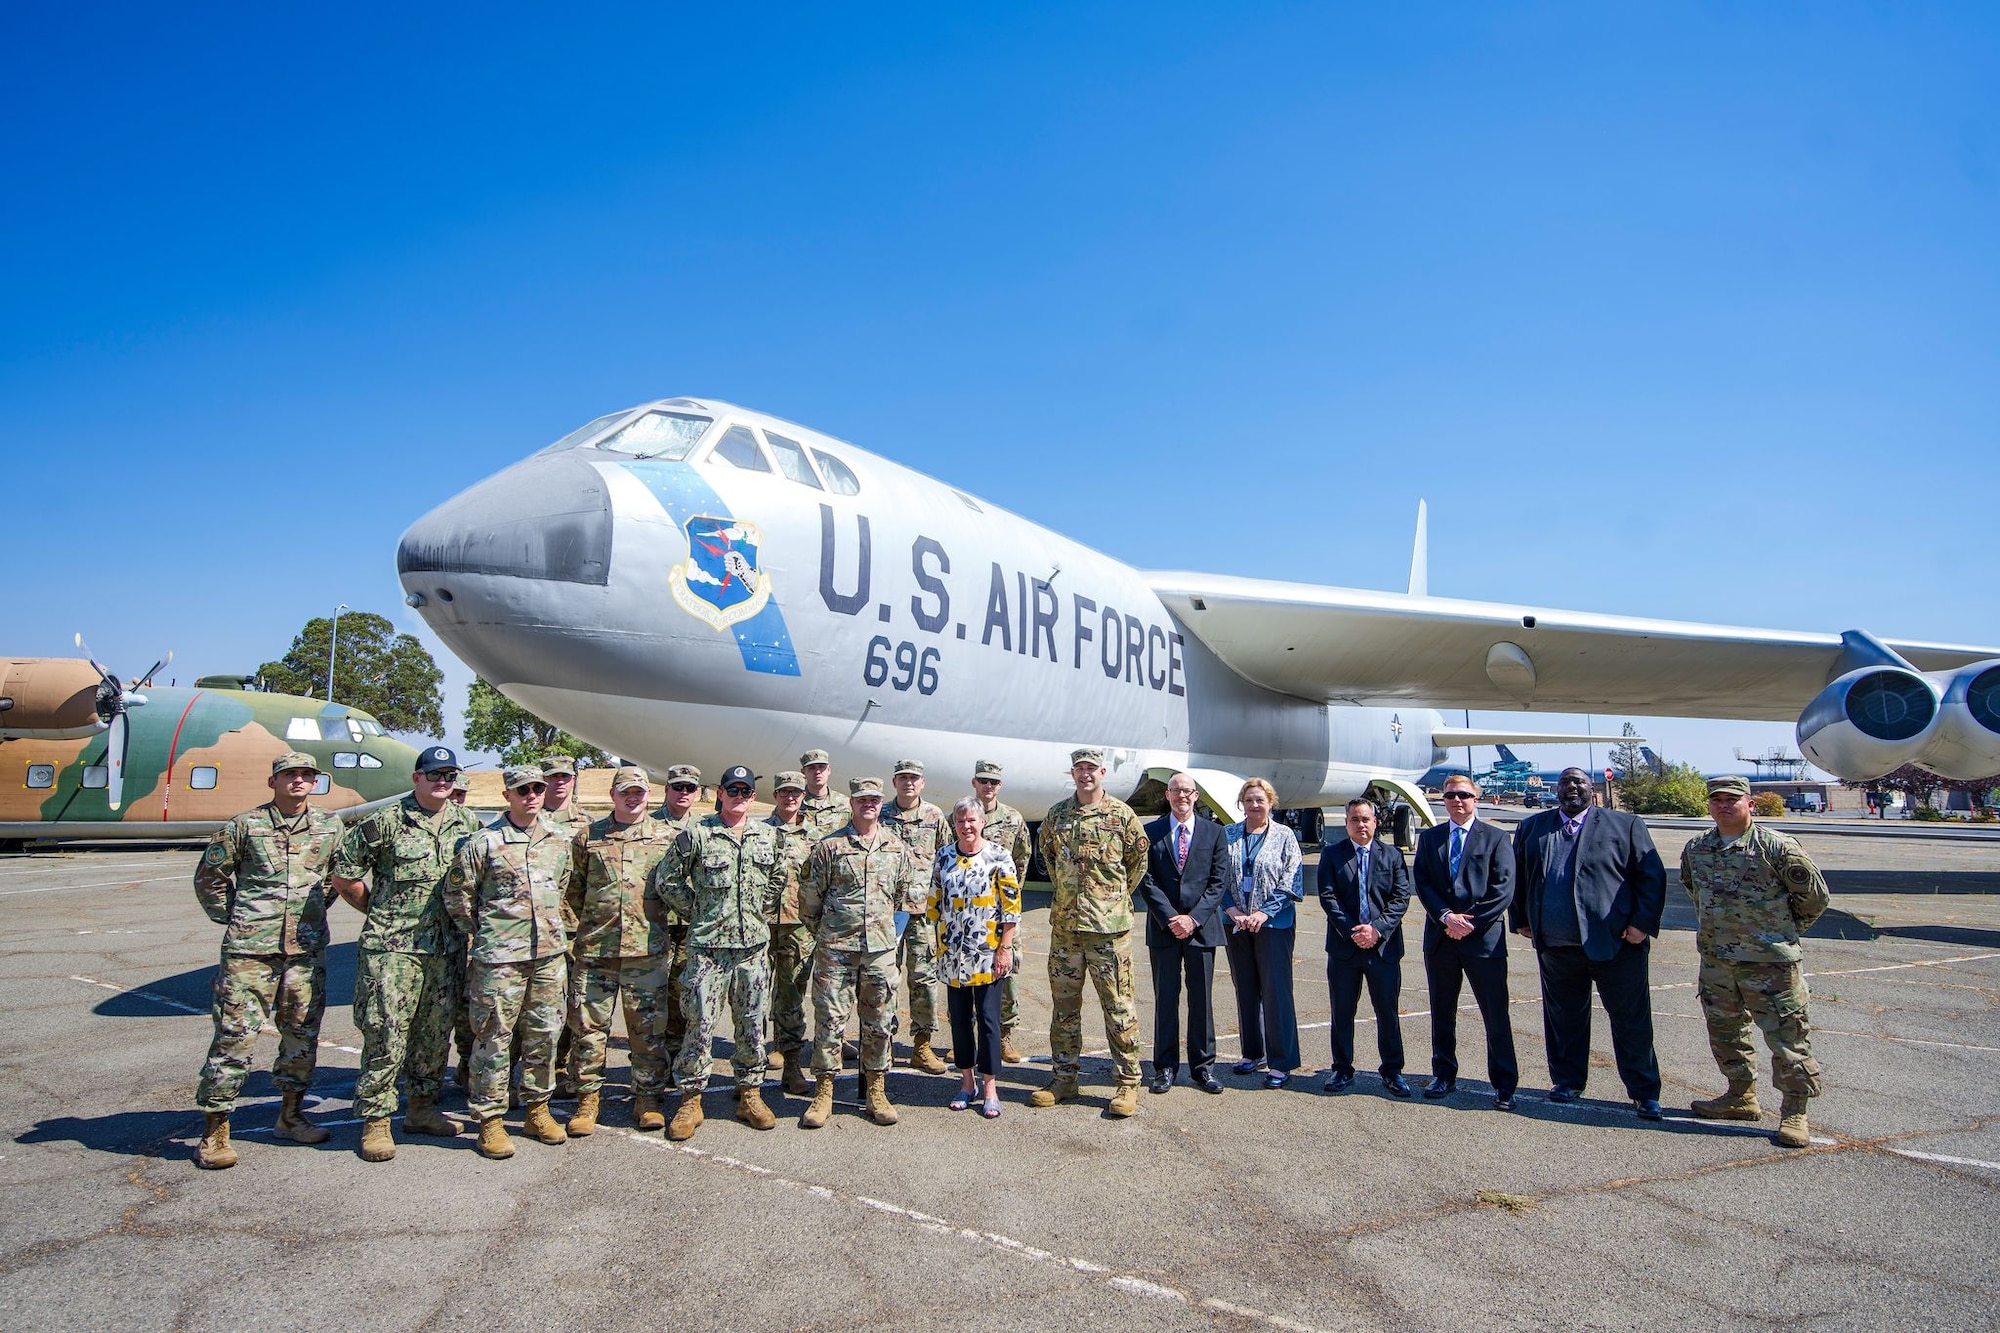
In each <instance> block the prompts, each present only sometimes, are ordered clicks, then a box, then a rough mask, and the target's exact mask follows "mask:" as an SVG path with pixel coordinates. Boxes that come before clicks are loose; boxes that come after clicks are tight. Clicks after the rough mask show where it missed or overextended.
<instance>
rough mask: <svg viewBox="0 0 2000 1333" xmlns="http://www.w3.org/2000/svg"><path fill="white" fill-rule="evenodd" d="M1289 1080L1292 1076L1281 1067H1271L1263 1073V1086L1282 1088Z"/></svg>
mask: <svg viewBox="0 0 2000 1333" xmlns="http://www.w3.org/2000/svg"><path fill="white" fill-rule="evenodd" d="M1291 1081H1292V1076H1291V1075H1290V1074H1287V1073H1286V1072H1285V1071H1284V1070H1282V1069H1273V1070H1271V1071H1270V1072H1269V1073H1267V1074H1265V1075H1264V1086H1265V1087H1267V1088H1282V1087H1284V1086H1285V1085H1286V1084H1287V1083H1290V1082H1291Z"/></svg>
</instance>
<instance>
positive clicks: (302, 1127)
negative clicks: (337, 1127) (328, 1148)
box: [271, 1092, 333, 1143]
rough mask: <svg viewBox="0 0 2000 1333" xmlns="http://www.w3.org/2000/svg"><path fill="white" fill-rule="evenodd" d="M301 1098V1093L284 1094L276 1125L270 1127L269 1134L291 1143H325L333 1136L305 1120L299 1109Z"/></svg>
mask: <svg viewBox="0 0 2000 1333" xmlns="http://www.w3.org/2000/svg"><path fill="white" fill-rule="evenodd" d="M303 1096H305V1094H304V1093H303V1092H288V1093H286V1094H285V1103H284V1106H283V1107H282V1108H280V1110H279V1111H278V1123H277V1124H275V1125H273V1126H271V1133H272V1135H273V1136H274V1137H276V1138H281V1139H290V1140H291V1141H292V1142H293V1143H325V1142H326V1141H327V1140H328V1139H330V1138H332V1137H333V1134H332V1133H331V1132H330V1131H328V1130H324V1129H321V1128H320V1127H319V1126H318V1125H315V1124H314V1123H313V1122H312V1121H310V1120H308V1119H306V1113H305V1112H304V1111H303V1110H301V1109H300V1108H299V1099H300V1098H301V1097H303Z"/></svg>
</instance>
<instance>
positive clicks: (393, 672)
mask: <svg viewBox="0 0 2000 1333" xmlns="http://www.w3.org/2000/svg"><path fill="white" fill-rule="evenodd" d="M332 639H333V622H332V621H330V620H328V619H327V618H326V617H325V616H315V617H313V618H312V619H311V620H308V621H307V622H306V625H305V628H304V629H302V630H300V631H299V633H298V637H297V638H295V639H293V640H292V647H291V650H290V651H289V652H287V653H286V654H285V655H284V656H283V657H281V658H279V659H278V660H277V661H275V662H266V663H264V665H263V666H261V667H259V668H257V674H258V675H260V676H262V677H263V678H264V688H265V689H268V690H274V691H276V692H277V693H279V694H303V695H305V696H307V697H308V698H314V699H324V698H325V697H326V659H327V651H328V649H329V647H331V646H333V644H332ZM334 656H335V659H336V661H335V664H334V668H333V697H334V700H335V702H337V703H343V704H346V705H347V706H348V707H350V708H359V709H362V710H364V711H366V712H369V713H373V714H374V715H375V720H376V721H377V722H380V723H381V724H382V725H383V726H384V727H387V728H388V729H389V730H390V731H401V732H418V733H421V734H423V735H426V736H435V735H438V734H439V733H440V732H442V731H443V730H444V696H443V695H442V694H440V693H439V691H438V687H439V686H440V685H442V684H443V683H444V672H442V671H440V670H438V665H437V663H436V662H434V661H432V660H431V655H430V654H429V653H428V652H426V651H424V646H423V644H421V643H419V642H417V638H416V636H415V635H414V634H398V633H396V627H395V626H394V625H392V624H390V623H389V622H388V621H387V620H385V619H384V618H383V617H381V616H378V615H375V614H374V613H372V612H369V611H343V612H341V614H340V643H339V645H338V651H337V652H336V653H335V654H334Z"/></svg>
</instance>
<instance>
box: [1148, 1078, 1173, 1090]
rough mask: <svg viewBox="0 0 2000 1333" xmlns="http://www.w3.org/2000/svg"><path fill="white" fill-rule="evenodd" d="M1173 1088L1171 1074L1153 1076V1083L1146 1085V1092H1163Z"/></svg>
mask: <svg viewBox="0 0 2000 1333" xmlns="http://www.w3.org/2000/svg"><path fill="white" fill-rule="evenodd" d="M1173 1086H1174V1076H1173V1075H1172V1074H1155V1075H1153V1081H1152V1082H1151V1083H1149V1084H1147V1085H1146V1091H1148V1092H1165V1091H1166V1090H1167V1089H1168V1088H1171V1087H1173Z"/></svg>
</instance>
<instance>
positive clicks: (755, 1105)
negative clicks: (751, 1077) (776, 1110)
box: [736, 1088, 778, 1129]
mask: <svg viewBox="0 0 2000 1333" xmlns="http://www.w3.org/2000/svg"><path fill="white" fill-rule="evenodd" d="M736 1118H737V1119H738V1120H741V1121H742V1122H743V1123H744V1124H746V1125H748V1126H750V1128H752V1129H770V1128H771V1127H772V1126H774V1125H776V1124H777V1123H778V1117H776V1116H774V1115H772V1114H771V1108H770V1107H768V1106H766V1105H764V1090H763V1089H762V1088H738V1089H737V1090H736Z"/></svg>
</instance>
